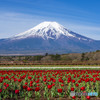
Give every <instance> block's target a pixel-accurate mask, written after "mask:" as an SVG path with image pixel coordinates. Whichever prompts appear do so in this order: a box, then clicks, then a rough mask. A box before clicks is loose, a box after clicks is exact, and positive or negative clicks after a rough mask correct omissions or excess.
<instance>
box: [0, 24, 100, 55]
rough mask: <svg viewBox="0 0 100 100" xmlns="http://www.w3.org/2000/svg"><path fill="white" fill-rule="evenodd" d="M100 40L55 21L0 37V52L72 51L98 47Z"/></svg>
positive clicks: (60, 52) (99, 47) (78, 51)
mask: <svg viewBox="0 0 100 100" xmlns="http://www.w3.org/2000/svg"><path fill="white" fill-rule="evenodd" d="M99 44H100V41H97V40H93V39H91V38H87V37H85V36H82V35H79V34H77V33H75V32H73V31H70V30H68V29H67V28H65V27H64V26H62V25H60V24H58V23H57V22H42V23H40V24H39V25H37V26H35V27H33V28H31V29H29V30H28V31H25V32H23V33H20V34H17V35H15V36H13V37H10V38H5V39H0V54H15V53H18V54H32V53H33V54H35V53H42V54H43V53H53V54H55V53H59V54H63V53H72V52H74V53H75V52H77V53H80V52H88V51H94V50H98V49H100V46H99Z"/></svg>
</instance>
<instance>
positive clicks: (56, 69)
mask: <svg viewBox="0 0 100 100" xmlns="http://www.w3.org/2000/svg"><path fill="white" fill-rule="evenodd" d="M0 70H5V71H9V70H31V71H32V70H100V68H96V69H94V68H51V69H49V68H42V69H40V68H35V69H32V68H27V69H26V68H25V69H24V68H22V69H18V68H17V69H14V68H12V69H1V68H0Z"/></svg>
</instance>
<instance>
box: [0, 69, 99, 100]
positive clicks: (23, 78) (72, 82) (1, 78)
mask: <svg viewBox="0 0 100 100" xmlns="http://www.w3.org/2000/svg"><path fill="white" fill-rule="evenodd" d="M72 91H73V92H97V93H98V96H97V97H96V98H100V70H32V71H29V70H9V71H7V70H6V71H4V70H1V71H0V100H2V99H12V98H15V99H16V100H18V99H21V98H25V100H28V99H29V98H35V99H48V100H49V99H51V98H53V99H54V98H65V99H66V98H67V99H77V98H81V100H82V99H88V100H89V99H91V98H93V97H90V96H81V97H79V96H70V93H71V92H72Z"/></svg>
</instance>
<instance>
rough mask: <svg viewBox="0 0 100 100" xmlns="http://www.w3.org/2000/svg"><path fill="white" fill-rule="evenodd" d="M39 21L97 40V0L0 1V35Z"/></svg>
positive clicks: (99, 35)
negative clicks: (58, 24)
mask: <svg viewBox="0 0 100 100" xmlns="http://www.w3.org/2000/svg"><path fill="white" fill-rule="evenodd" d="M43 21H56V22H58V23H60V24H62V25H63V26H65V27H66V28H67V29H70V30H72V31H74V32H77V33H79V34H81V35H84V36H87V37H90V38H93V39H96V40H100V0H0V38H7V37H11V36H14V35H16V34H18V33H21V32H24V31H26V30H28V29H30V28H32V27H34V26H35V25H37V24H39V23H41V22H43Z"/></svg>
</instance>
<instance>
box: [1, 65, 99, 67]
mask: <svg viewBox="0 0 100 100" xmlns="http://www.w3.org/2000/svg"><path fill="white" fill-rule="evenodd" d="M75 66H76V67H77V66H80V67H84V66H85V67H91V66H100V65H0V67H75Z"/></svg>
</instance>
